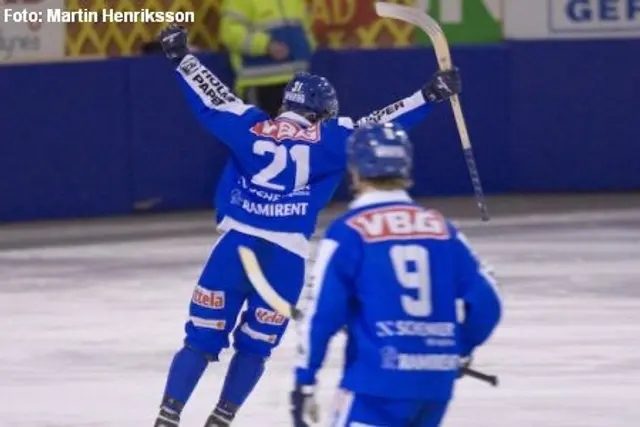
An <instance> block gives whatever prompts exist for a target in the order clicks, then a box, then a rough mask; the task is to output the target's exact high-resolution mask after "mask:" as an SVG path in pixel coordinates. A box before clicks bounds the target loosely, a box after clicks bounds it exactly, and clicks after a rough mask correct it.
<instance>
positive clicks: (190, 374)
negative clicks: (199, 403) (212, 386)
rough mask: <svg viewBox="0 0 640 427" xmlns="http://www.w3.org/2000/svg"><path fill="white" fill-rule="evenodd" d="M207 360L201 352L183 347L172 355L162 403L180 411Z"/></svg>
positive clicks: (207, 362)
mask: <svg viewBox="0 0 640 427" xmlns="http://www.w3.org/2000/svg"><path fill="white" fill-rule="evenodd" d="M208 364H209V360H208V359H207V358H206V357H205V355H204V354H203V353H200V352H198V351H197V350H193V349H191V348H189V347H183V348H182V350H180V351H179V352H177V353H176V355H175V356H174V357H173V362H172V363H171V367H170V368H169V377H168V378H167V385H166V387H165V390H164V399H163V401H162V404H163V405H164V406H168V407H169V408H171V409H173V410H174V411H176V412H178V413H180V412H181V411H182V408H183V407H184V405H185V404H186V403H187V400H189V397H190V396H191V393H193V390H194V389H195V388H196V385H197V384H198V381H199V380H200V377H201V376H202V374H203V373H204V370H205V369H206V368H207V365H208Z"/></svg>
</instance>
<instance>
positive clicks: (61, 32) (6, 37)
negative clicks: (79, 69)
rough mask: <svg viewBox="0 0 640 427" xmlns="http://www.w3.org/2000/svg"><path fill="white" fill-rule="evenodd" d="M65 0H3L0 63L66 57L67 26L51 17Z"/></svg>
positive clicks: (0, 12) (0, 27)
mask: <svg viewBox="0 0 640 427" xmlns="http://www.w3.org/2000/svg"><path fill="white" fill-rule="evenodd" d="M63 7H64V0H0V63H3V62H23V61H46V60H57V59H61V58H63V57H64V38H65V26H64V25H62V24H59V23H55V22H50V21H49V20H47V11H48V10H60V9H62V8H63Z"/></svg>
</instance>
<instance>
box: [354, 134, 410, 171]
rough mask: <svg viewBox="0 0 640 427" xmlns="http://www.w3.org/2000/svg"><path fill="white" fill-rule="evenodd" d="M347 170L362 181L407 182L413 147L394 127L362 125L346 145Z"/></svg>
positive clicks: (405, 136) (404, 135) (407, 138)
mask: <svg viewBox="0 0 640 427" xmlns="http://www.w3.org/2000/svg"><path fill="white" fill-rule="evenodd" d="M347 150H348V156H349V167H350V168H351V169H353V170H355V171H356V172H357V173H358V175H359V176H360V177H362V178H407V179H408V178H410V177H411V165H412V163H413V162H412V157H413V145H412V144H411V141H410V140H409V137H408V136H407V133H406V132H405V131H404V129H403V128H402V126H400V125H398V124H396V123H386V124H366V125H363V126H361V127H359V128H358V129H356V131H355V132H354V133H353V134H352V135H351V136H350V137H349V140H348V141H347Z"/></svg>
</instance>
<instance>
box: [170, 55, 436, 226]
mask: <svg viewBox="0 0 640 427" xmlns="http://www.w3.org/2000/svg"><path fill="white" fill-rule="evenodd" d="M178 74H179V76H180V80H181V81H182V82H183V83H184V85H183V86H184V88H185V91H186V94H187V97H188V100H189V104H190V106H191V107H192V108H193V110H194V111H195V112H196V114H197V116H198V118H199V119H200V120H201V121H202V123H203V124H204V125H205V127H206V128H207V129H208V130H209V131H210V132H211V133H212V134H213V135H215V136H216V137H217V139H219V140H220V141H221V142H223V143H224V144H225V145H226V146H227V147H228V148H229V149H230V157H229V160H228V162H227V164H226V166H225V168H224V171H223V174H222V177H221V180H220V182H219V185H218V188H217V192H216V200H215V205H216V209H217V213H218V220H219V221H221V220H223V219H224V218H232V219H233V220H234V221H235V222H236V223H240V224H243V225H245V226H249V227H251V229H258V230H266V231H270V232H281V233H299V234H301V235H303V236H304V238H305V239H308V238H309V237H310V236H311V234H313V232H314V230H315V225H316V221H317V217H318V214H319V212H320V210H321V209H322V208H324V207H325V206H326V205H327V203H328V202H329V200H330V199H331V197H332V196H333V193H334V192H335V190H336V188H337V187H338V185H339V184H340V181H341V180H342V175H343V172H344V170H345V168H346V163H347V155H346V140H347V138H348V137H349V135H350V134H351V132H352V131H353V129H354V127H355V126H357V125H358V124H359V123H364V122H387V121H392V120H393V121H397V122H399V123H401V124H402V125H403V126H404V127H411V126H413V125H414V124H416V123H417V122H419V121H420V120H421V119H422V118H423V117H425V115H426V114H427V112H428V111H429V110H430V108H431V105H430V104H428V103H427V102H426V101H425V99H424V96H423V95H422V92H421V91H419V92H417V93H416V94H414V95H413V96H410V97H408V98H405V99H403V100H400V101H398V102H396V103H395V104H393V105H390V106H388V107H386V108H384V109H382V110H380V111H376V112H374V113H373V114H371V115H369V116H367V117H364V118H362V119H360V120H359V121H357V122H355V123H354V121H352V120H351V119H350V118H346V117H342V118H335V119H330V120H324V121H322V122H320V123H317V124H312V123H310V122H309V121H307V120H306V119H305V118H304V117H302V116H300V115H297V114H294V113H284V114H282V115H281V116H279V117H278V118H277V119H275V120H271V119H269V117H268V116H267V114H265V113H264V112H263V111H261V110H260V109H258V108H256V107H255V106H252V105H248V104H245V103H243V102H242V101H241V100H240V99H239V98H238V97H236V96H235V95H234V94H233V93H232V92H231V91H230V90H229V88H227V87H226V86H225V85H224V84H223V83H222V82H221V81H220V80H219V79H218V78H217V77H216V76H215V75H214V74H213V73H212V72H211V71H210V70H209V69H207V68H206V67H205V66H204V65H202V64H201V63H200V62H199V61H198V59H196V58H195V57H194V56H191V55H188V56H187V57H186V58H185V59H184V60H183V61H182V63H181V64H180V65H179V67H178ZM246 229H247V228H246V227H245V230H246Z"/></svg>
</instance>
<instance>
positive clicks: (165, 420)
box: [153, 406, 180, 427]
mask: <svg viewBox="0 0 640 427" xmlns="http://www.w3.org/2000/svg"><path fill="white" fill-rule="evenodd" d="M179 426H180V414H179V413H177V412H176V411H174V410H172V409H169V408H167V407H164V406H163V407H161V408H160V413H159V414H158V418H156V423H155V424H154V425H153V427H179Z"/></svg>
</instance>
